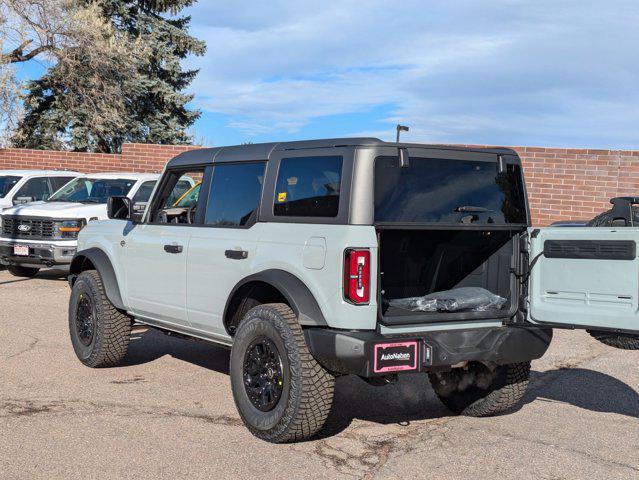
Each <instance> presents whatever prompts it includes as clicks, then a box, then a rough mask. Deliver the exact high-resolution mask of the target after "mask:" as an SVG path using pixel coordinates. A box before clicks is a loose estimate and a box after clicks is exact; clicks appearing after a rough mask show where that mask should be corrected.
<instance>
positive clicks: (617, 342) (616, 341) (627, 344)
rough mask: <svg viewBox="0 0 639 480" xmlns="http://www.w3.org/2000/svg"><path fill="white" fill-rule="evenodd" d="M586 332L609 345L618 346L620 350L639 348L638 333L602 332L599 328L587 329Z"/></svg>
mask: <svg viewBox="0 0 639 480" xmlns="http://www.w3.org/2000/svg"><path fill="white" fill-rule="evenodd" d="M588 333H589V334H590V335H592V337H593V338H595V339H597V340H599V341H600V342H601V343H603V344H605V345H608V346H609V347H614V348H620V349H622V350H639V335H631V334H624V333H612V332H604V331H600V330H588Z"/></svg>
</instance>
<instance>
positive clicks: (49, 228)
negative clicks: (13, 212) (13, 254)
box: [2, 216, 53, 240]
mask: <svg viewBox="0 0 639 480" xmlns="http://www.w3.org/2000/svg"><path fill="white" fill-rule="evenodd" d="M2 236H3V237H10V238H25V239H32V240H36V239H47V238H52V237H53V220H46V219H41V218H34V217H20V216H16V217H10V216H3V217H2Z"/></svg>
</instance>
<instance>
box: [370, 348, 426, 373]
mask: <svg viewBox="0 0 639 480" xmlns="http://www.w3.org/2000/svg"><path fill="white" fill-rule="evenodd" d="M418 362H419V350H418V344H417V341H416V340H411V341H408V342H395V343H378V344H377V345H375V349H374V363H373V372H374V373H385V372H401V371H405V370H417V368H418Z"/></svg>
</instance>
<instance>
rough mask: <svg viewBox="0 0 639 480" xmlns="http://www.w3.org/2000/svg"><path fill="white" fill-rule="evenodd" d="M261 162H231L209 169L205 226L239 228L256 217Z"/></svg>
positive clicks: (262, 175) (260, 185)
mask: <svg viewBox="0 0 639 480" xmlns="http://www.w3.org/2000/svg"><path fill="white" fill-rule="evenodd" d="M264 166H265V164H264V163H235V164H230V165H216V166H215V167H213V178H212V180H211V190H210V193H209V199H208V206H207V209H206V219H205V223H206V224H207V225H214V226H216V227H240V226H244V225H247V224H249V223H250V222H251V221H253V220H254V219H255V217H256V216H257V208H258V206H259V204H260V194H261V192H262V183H263V182H264Z"/></svg>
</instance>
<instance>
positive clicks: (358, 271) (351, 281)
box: [344, 248, 371, 303]
mask: <svg viewBox="0 0 639 480" xmlns="http://www.w3.org/2000/svg"><path fill="white" fill-rule="evenodd" d="M370 292H371V252H370V251H368V250H366V249H359V248H349V249H348V250H346V251H345V252H344V298H345V299H346V300H348V301H349V302H352V303H368V302H369V300H370Z"/></svg>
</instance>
